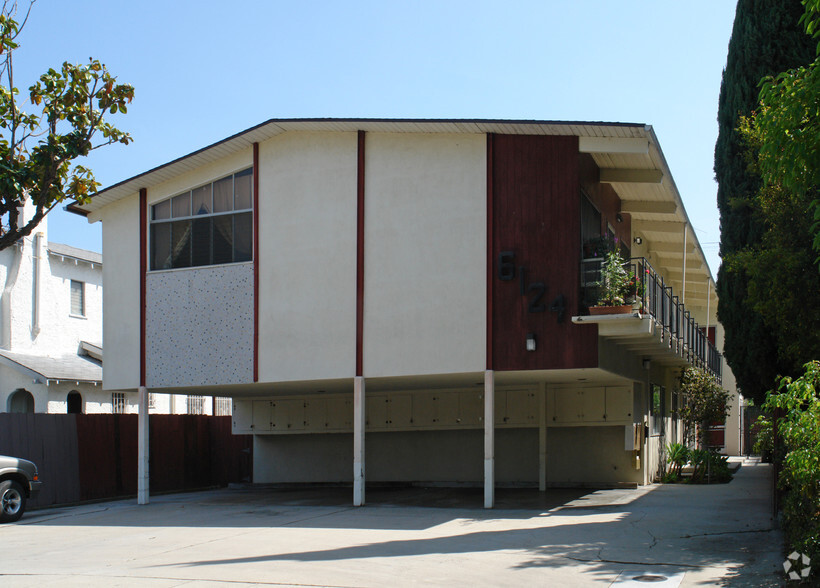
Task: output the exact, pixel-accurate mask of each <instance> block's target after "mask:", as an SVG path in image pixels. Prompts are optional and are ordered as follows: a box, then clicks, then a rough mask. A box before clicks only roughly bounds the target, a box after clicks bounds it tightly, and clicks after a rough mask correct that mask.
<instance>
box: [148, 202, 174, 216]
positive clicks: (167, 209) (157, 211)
mask: <svg viewBox="0 0 820 588" xmlns="http://www.w3.org/2000/svg"><path fill="white" fill-rule="evenodd" d="M151 210H152V211H153V214H152V216H151V218H152V219H153V220H162V219H166V218H171V201H170V200H163V201H162V202H160V203H159V204H154V205H153V206H152V207H151Z"/></svg>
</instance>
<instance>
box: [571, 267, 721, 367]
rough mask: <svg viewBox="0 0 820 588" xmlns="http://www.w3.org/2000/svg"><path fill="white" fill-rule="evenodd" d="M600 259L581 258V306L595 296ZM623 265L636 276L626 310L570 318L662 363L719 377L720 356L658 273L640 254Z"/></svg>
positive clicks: (599, 277)
mask: <svg viewBox="0 0 820 588" xmlns="http://www.w3.org/2000/svg"><path fill="white" fill-rule="evenodd" d="M602 265H603V259H587V260H584V261H582V262H581V304H582V306H584V307H587V306H592V305H594V304H595V301H596V300H597V297H598V295H597V290H598V287H597V283H598V282H599V281H600V279H601V266H602ZM627 269H628V270H629V271H631V272H632V273H633V274H634V275H635V276H636V278H637V281H638V284H640V286H639V287H638V289H637V290H638V292H639V293H642V294H641V295H640V296H638V299H637V301H636V303H635V304H634V305H633V308H634V309H635V310H634V311H633V312H631V313H629V314H621V315H604V316H587V315H580V316H574V317H572V322H574V323H576V324H597V325H598V334H599V336H601V337H609V338H613V339H617V340H619V342H621V343H623V344H625V345H626V346H628V347H630V348H632V349H634V350H636V351H640V352H642V353H643V354H645V355H646V356H648V357H653V358H654V359H657V360H660V361H661V362H662V363H669V364H678V365H686V364H689V365H693V366H697V367H700V368H703V369H705V370H707V371H708V372H709V373H711V374H712V375H713V376H715V377H716V378H717V379H718V381H721V377H722V370H721V365H722V361H721V355H720V352H719V351H718V350H717V348H716V347H715V346H714V345H713V344H712V342H711V341H709V339H708V337H707V333H706V329H705V328H703V327H701V326H700V325H699V324H698V323H697V322H695V319H694V318H693V317H692V313H691V312H690V311H689V310H687V309H686V307H685V306H684V305H683V303H682V302H681V301H680V298H679V297H678V296H677V295H676V294H675V292H674V291H673V289H672V287H671V286H668V285H667V284H666V283H665V282H664V279H663V276H661V275H660V274H658V272H656V271H655V269H654V268H653V267H652V265H651V264H650V263H649V261H647V259H646V258H643V257H635V258H632V259H630V260H629V262H628V264H627Z"/></svg>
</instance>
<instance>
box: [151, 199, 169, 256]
mask: <svg viewBox="0 0 820 588" xmlns="http://www.w3.org/2000/svg"><path fill="white" fill-rule="evenodd" d="M169 209H170V206H169ZM170 267H171V223H157V224H153V225H151V269H152V270H161V269H168V268H170Z"/></svg>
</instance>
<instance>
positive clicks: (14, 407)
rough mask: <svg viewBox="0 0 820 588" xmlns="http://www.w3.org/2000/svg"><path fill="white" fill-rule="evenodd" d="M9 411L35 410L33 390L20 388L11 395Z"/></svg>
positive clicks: (23, 411) (24, 411)
mask: <svg viewBox="0 0 820 588" xmlns="http://www.w3.org/2000/svg"><path fill="white" fill-rule="evenodd" d="M8 408H9V412H18V413H26V412H34V396H32V395H31V392H29V391H28V390H24V389H22V388H18V389H17V390H15V391H14V392H12V394H11V396H9V407H8Z"/></svg>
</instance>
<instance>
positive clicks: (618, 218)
mask: <svg viewBox="0 0 820 588" xmlns="http://www.w3.org/2000/svg"><path fill="white" fill-rule="evenodd" d="M615 220H616V221H618V222H619V223H622V222H624V217H623V216H621V213H620V212H619V213H617V214H616V215H615Z"/></svg>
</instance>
